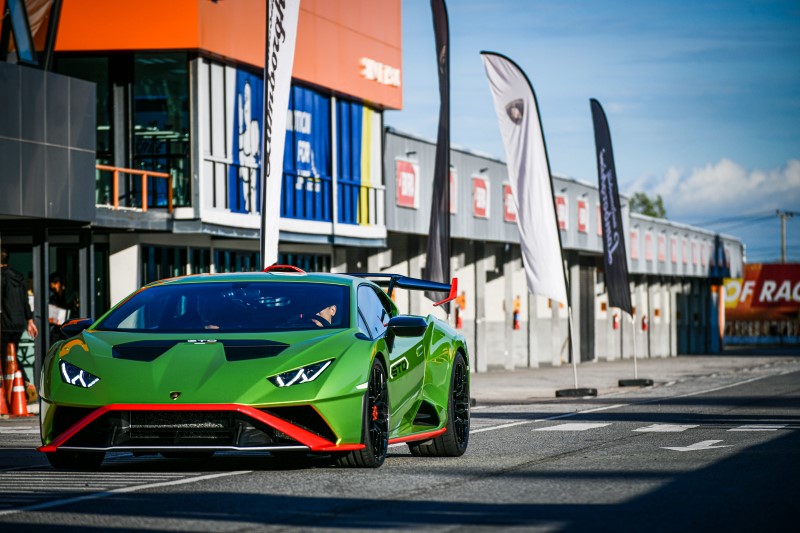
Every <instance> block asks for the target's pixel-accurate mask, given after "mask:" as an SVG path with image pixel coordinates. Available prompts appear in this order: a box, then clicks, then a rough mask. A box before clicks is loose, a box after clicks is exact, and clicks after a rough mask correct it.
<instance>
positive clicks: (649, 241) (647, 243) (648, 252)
mask: <svg viewBox="0 0 800 533" xmlns="http://www.w3.org/2000/svg"><path fill="white" fill-rule="evenodd" d="M644 258H645V260H647V261H652V260H653V234H652V233H650V232H649V231H645V232H644Z"/></svg>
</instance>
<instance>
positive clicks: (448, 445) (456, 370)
mask: <svg viewBox="0 0 800 533" xmlns="http://www.w3.org/2000/svg"><path fill="white" fill-rule="evenodd" d="M469 407H470V396H469V369H468V368H467V364H466V362H465V361H464V356H463V355H462V354H461V352H459V353H457V354H456V358H455V360H454V361H453V372H452V374H451V377H450V394H449V395H448V401H447V424H445V429H446V431H445V432H444V433H442V434H441V435H439V436H438V437H435V438H433V439H429V440H426V441H423V442H409V443H408V448H409V450H411V454H412V455H416V456H418V457H460V456H462V455H464V452H465V451H467V445H468V444H469Z"/></svg>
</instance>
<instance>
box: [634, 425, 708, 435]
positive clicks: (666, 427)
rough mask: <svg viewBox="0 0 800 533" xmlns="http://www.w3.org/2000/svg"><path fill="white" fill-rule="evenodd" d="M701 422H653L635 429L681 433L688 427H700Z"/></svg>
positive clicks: (643, 431)
mask: <svg viewBox="0 0 800 533" xmlns="http://www.w3.org/2000/svg"><path fill="white" fill-rule="evenodd" d="M698 426H699V424H653V425H652V426H645V427H643V428H638V429H634V430H633V431H639V432H641V433H680V432H681V431H686V430H687V429H693V428H696V427H698Z"/></svg>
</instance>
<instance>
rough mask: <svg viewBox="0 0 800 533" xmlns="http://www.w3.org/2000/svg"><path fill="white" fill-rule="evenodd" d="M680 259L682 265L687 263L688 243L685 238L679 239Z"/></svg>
mask: <svg viewBox="0 0 800 533" xmlns="http://www.w3.org/2000/svg"><path fill="white" fill-rule="evenodd" d="M681 259H682V260H683V264H684V265H686V264H688V263H689V241H687V240H686V238H683V239H681Z"/></svg>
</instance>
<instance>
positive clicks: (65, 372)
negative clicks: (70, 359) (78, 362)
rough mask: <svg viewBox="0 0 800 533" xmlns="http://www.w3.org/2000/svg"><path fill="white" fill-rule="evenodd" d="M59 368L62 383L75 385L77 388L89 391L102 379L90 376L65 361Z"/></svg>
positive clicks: (62, 361) (60, 362)
mask: <svg viewBox="0 0 800 533" xmlns="http://www.w3.org/2000/svg"><path fill="white" fill-rule="evenodd" d="M59 367H60V368H61V381H63V382H64V383H69V384H70V385H75V386H76V387H83V388H86V389H88V388H89V387H91V386H92V385H94V384H95V383H97V382H98V381H100V378H98V377H97V376H95V375H93V374H90V373H88V372H87V371H85V370H83V369H80V368H78V367H77V366H75V365H71V364H69V363H67V362H66V361H64V360H61V361H59Z"/></svg>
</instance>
